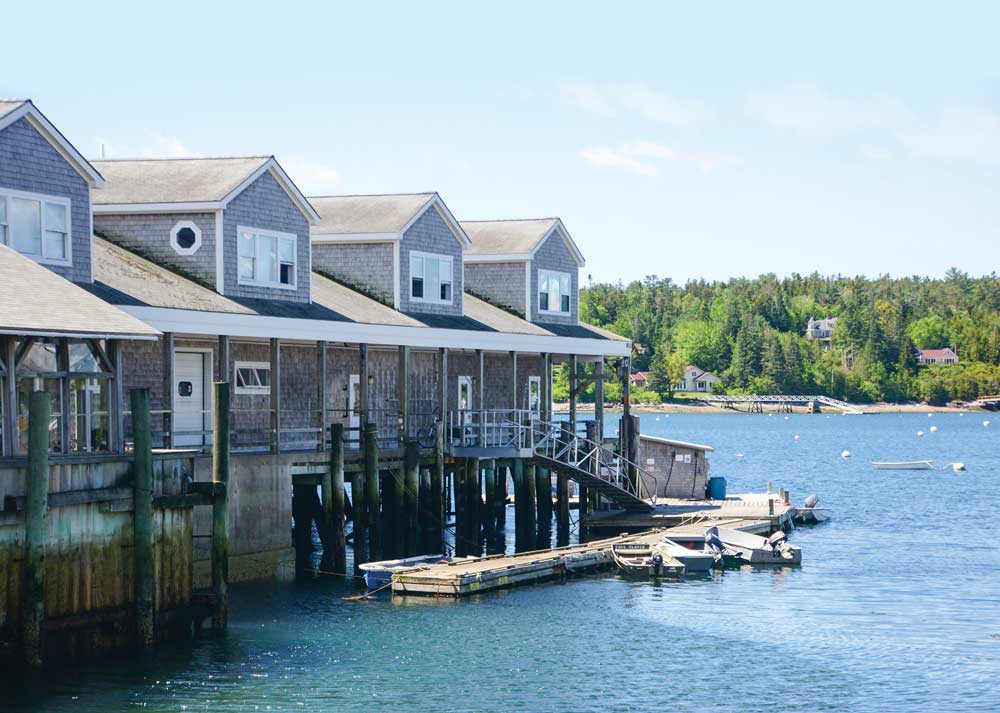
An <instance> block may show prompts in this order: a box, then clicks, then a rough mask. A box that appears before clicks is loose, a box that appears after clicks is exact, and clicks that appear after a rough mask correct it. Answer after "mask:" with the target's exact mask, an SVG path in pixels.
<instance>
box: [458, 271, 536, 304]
mask: <svg viewBox="0 0 1000 713" xmlns="http://www.w3.org/2000/svg"><path fill="white" fill-rule="evenodd" d="M524 279H525V269H524V263H523V262H467V263H466V264H465V287H466V290H467V291H468V292H470V293H472V294H474V295H477V296H479V297H482V298H483V299H485V300H486V301H487V302H490V303H492V304H495V305H496V306H498V307H503V308H504V309H506V310H509V311H511V312H514V313H515V314H517V315H519V316H521V317H525V316H526V314H527V310H526V309H525V306H524V293H525V290H524Z"/></svg>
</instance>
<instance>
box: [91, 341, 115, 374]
mask: <svg viewBox="0 0 1000 713" xmlns="http://www.w3.org/2000/svg"><path fill="white" fill-rule="evenodd" d="M87 346H89V347H90V350H91V351H92V352H93V353H94V354H95V355H96V356H97V360H98V361H99V362H101V371H114V370H115V368H114V366H113V365H112V363H111V359H110V358H108V354H107V352H105V351H104V348H103V347H102V346H101V341H100V340H99V339H88V340H87Z"/></svg>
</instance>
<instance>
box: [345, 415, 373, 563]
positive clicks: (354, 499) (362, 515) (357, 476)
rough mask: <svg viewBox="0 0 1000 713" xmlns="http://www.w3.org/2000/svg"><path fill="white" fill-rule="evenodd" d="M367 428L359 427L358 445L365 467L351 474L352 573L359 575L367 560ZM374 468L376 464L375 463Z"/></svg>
mask: <svg viewBox="0 0 1000 713" xmlns="http://www.w3.org/2000/svg"><path fill="white" fill-rule="evenodd" d="M367 431H368V429H367V428H365V427H364V426H362V428H361V434H360V437H361V444H360V447H361V449H363V451H364V453H365V467H364V468H358V469H356V470H355V471H354V472H353V473H352V474H351V520H352V523H353V524H352V527H353V530H354V574H355V575H356V576H360V575H361V574H362V572H361V569H360V567H361V565H362V564H364V563H365V562H367V561H368V539H367V538H368V533H367V528H368V495H367V491H368V488H367V480H368V462H367V454H368V446H367V438H368V432H367ZM375 466H376V468H377V467H378V464H377V463H376V464H375Z"/></svg>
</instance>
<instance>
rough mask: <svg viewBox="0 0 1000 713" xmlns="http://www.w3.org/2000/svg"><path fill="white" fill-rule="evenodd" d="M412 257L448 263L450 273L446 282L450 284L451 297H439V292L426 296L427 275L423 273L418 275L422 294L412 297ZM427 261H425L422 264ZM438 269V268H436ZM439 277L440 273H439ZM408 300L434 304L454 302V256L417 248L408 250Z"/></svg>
mask: <svg viewBox="0 0 1000 713" xmlns="http://www.w3.org/2000/svg"><path fill="white" fill-rule="evenodd" d="M414 258H420V259H422V260H426V259H428V258H430V259H431V260H440V261H441V262H447V263H448V272H449V273H450V275H451V279H450V281H449V282H448V284H450V285H451V299H447V300H443V299H441V298H440V296H439V295H440V293H438V295H434V297H428V296H427V275H426V273H424V274H423V275H420V277H421V278H422V279H423V281H424V296H423V297H414V296H413V261H414ZM426 264H427V263H426V262H425V263H424V265H426ZM438 269H439V270H440V268H438ZM439 277H440V275H439ZM410 302H420V303H421V304H434V305H450V304H454V303H455V258H454V257H452V256H451V255H441V254H438V253H425V252H420V251H419V250H411V251H410Z"/></svg>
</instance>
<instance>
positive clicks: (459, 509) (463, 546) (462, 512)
mask: <svg viewBox="0 0 1000 713" xmlns="http://www.w3.org/2000/svg"><path fill="white" fill-rule="evenodd" d="M465 461H466V459H465V458H461V459H459V460H458V461H457V462H456V463H455V468H454V472H453V473H452V485H451V490H452V499H453V500H452V503H453V507H454V510H455V554H456V555H458V556H459V557H464V556H465V555H468V554H471V552H472V543H470V542H469V538H468V529H469V523H468V522H466V513H468V511H469V508H468V502H467V501H468V494H467V493H466V485H465V481H466V473H467V472H468V468H467V466H466V463H465Z"/></svg>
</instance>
